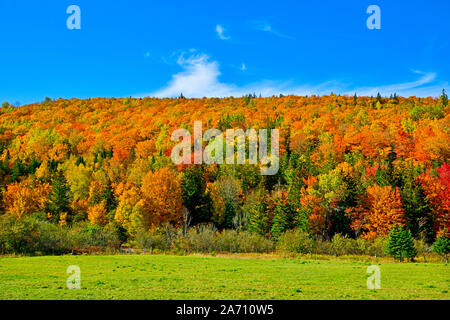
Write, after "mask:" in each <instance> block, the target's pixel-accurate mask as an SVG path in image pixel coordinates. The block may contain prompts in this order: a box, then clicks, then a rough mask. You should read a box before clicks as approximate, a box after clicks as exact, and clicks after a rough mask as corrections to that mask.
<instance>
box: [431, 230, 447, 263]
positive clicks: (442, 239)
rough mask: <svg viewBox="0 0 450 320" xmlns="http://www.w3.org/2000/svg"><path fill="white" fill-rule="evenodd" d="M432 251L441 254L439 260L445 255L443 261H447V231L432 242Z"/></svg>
mask: <svg viewBox="0 0 450 320" xmlns="http://www.w3.org/2000/svg"><path fill="white" fill-rule="evenodd" d="M433 251H434V252H436V253H437V254H438V255H440V256H441V260H442V258H443V257H445V263H448V255H449V254H450V238H449V235H448V232H444V233H443V234H441V235H439V236H438V237H437V239H436V241H435V242H434V244H433Z"/></svg>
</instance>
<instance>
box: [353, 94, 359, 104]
mask: <svg viewBox="0 0 450 320" xmlns="http://www.w3.org/2000/svg"><path fill="white" fill-rule="evenodd" d="M357 104H358V96H357V95H356V92H355V95H354V96H353V105H354V106H356V105H357Z"/></svg>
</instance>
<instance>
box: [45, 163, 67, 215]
mask: <svg viewBox="0 0 450 320" xmlns="http://www.w3.org/2000/svg"><path fill="white" fill-rule="evenodd" d="M69 202H70V188H69V186H68V185H67V180H66V178H65V177H64V174H63V173H62V171H59V172H58V173H57V174H56V175H55V177H54V179H53V182H52V192H51V193H50V195H49V201H48V202H47V210H48V211H49V212H50V213H51V214H52V222H55V223H56V222H58V221H59V217H60V215H61V213H69V212H70V207H69Z"/></svg>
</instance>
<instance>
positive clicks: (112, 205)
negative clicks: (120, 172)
mask: <svg viewBox="0 0 450 320" xmlns="http://www.w3.org/2000/svg"><path fill="white" fill-rule="evenodd" d="M103 200H104V201H105V209H106V210H107V211H108V212H111V211H113V210H114V209H116V208H117V200H116V198H115V196H114V192H113V189H112V186H111V181H109V180H108V183H107V184H106V186H105V188H104V189H103V192H102V195H101V201H103Z"/></svg>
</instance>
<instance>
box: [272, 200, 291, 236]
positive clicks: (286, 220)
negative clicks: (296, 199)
mask: <svg viewBox="0 0 450 320" xmlns="http://www.w3.org/2000/svg"><path fill="white" fill-rule="evenodd" d="M286 200H287V199H286V196H285V194H283V195H282V196H281V197H279V198H278V199H277V202H278V203H277V204H276V205H275V212H274V213H275V215H274V217H273V220H272V228H271V229H270V232H271V234H272V239H274V240H275V241H277V240H278V239H279V237H280V236H281V235H282V234H283V233H284V232H285V231H286V230H288V229H290V228H291V226H292V220H293V219H292V214H291V210H289V206H288V205H287V201H286Z"/></svg>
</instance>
